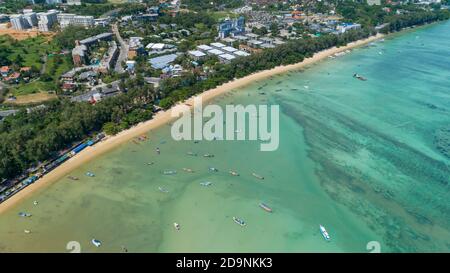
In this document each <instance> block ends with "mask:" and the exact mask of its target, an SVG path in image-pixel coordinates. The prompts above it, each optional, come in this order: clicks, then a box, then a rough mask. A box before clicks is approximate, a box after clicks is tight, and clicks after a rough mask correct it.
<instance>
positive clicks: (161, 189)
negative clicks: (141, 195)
mask: <svg viewBox="0 0 450 273" xmlns="http://www.w3.org/2000/svg"><path fill="white" fill-rule="evenodd" d="M158 190H159V191H160V192H163V193H168V192H169V190H167V189H166V188H163V187H158Z"/></svg>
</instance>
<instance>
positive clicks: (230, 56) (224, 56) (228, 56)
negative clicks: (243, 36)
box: [218, 53, 236, 63]
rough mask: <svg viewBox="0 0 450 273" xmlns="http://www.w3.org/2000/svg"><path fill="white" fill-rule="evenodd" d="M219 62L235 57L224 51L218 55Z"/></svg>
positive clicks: (229, 60) (225, 61) (226, 61)
mask: <svg viewBox="0 0 450 273" xmlns="http://www.w3.org/2000/svg"><path fill="white" fill-rule="evenodd" d="M218 57H219V60H220V62H221V63H229V62H231V61H232V60H234V59H236V56H234V55H231V54H228V53H225V54H221V55H219V56H218Z"/></svg>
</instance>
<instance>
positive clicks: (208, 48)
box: [197, 45, 213, 51]
mask: <svg viewBox="0 0 450 273" xmlns="http://www.w3.org/2000/svg"><path fill="white" fill-rule="evenodd" d="M197 49H198V50H201V51H208V50H211V49H213V48H212V47H210V46H209V45H199V46H197Z"/></svg>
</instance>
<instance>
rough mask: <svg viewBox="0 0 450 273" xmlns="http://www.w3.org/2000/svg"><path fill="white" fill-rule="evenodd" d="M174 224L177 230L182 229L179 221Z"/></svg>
mask: <svg viewBox="0 0 450 273" xmlns="http://www.w3.org/2000/svg"><path fill="white" fill-rule="evenodd" d="M173 226H174V227H175V229H176V230H180V228H181V227H180V224H178V223H173Z"/></svg>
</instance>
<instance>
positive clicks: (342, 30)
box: [336, 23, 361, 34]
mask: <svg viewBox="0 0 450 273" xmlns="http://www.w3.org/2000/svg"><path fill="white" fill-rule="evenodd" d="M360 28H361V25H360V24H353V23H342V24H339V25H337V26H336V32H337V33H338V34H342V33H345V32H346V31H349V30H352V29H360Z"/></svg>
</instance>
